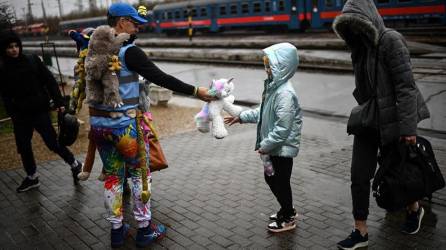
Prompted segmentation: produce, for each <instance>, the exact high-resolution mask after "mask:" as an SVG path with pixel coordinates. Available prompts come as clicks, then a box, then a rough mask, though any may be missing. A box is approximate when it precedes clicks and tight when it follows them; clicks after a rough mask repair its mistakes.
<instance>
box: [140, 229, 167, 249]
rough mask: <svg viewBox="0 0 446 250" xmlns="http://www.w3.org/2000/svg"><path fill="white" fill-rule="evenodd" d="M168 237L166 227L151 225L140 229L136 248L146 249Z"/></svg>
mask: <svg viewBox="0 0 446 250" xmlns="http://www.w3.org/2000/svg"><path fill="white" fill-rule="evenodd" d="M165 235H166V227H165V226H164V225H162V224H158V225H155V223H150V225H149V226H147V227H143V228H139V229H138V233H137V234H136V246H137V247H146V246H148V245H150V243H152V242H154V241H157V240H160V239H162V238H163V237H164V236H165Z"/></svg>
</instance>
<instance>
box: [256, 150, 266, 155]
mask: <svg viewBox="0 0 446 250" xmlns="http://www.w3.org/2000/svg"><path fill="white" fill-rule="evenodd" d="M257 152H258V153H259V154H261V155H265V154H266V152H265V151H263V150H261V149H259V150H257Z"/></svg>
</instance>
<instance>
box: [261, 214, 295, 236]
mask: <svg viewBox="0 0 446 250" xmlns="http://www.w3.org/2000/svg"><path fill="white" fill-rule="evenodd" d="M294 228H296V221H295V216H294V217H292V216H287V217H284V216H279V217H278V219H277V220H276V221H274V222H272V223H270V224H269V225H268V230H269V231H271V232H273V233H280V232H283V231H288V230H292V229H294Z"/></svg>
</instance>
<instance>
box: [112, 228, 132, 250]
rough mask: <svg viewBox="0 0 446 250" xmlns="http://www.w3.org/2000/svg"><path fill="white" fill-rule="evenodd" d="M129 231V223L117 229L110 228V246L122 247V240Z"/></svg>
mask: <svg viewBox="0 0 446 250" xmlns="http://www.w3.org/2000/svg"><path fill="white" fill-rule="evenodd" d="M128 233H129V225H128V224H123V225H122V226H121V227H120V228H118V229H112V230H111V234H110V236H111V247H113V248H115V247H122V246H123V245H124V240H125V238H127V236H128Z"/></svg>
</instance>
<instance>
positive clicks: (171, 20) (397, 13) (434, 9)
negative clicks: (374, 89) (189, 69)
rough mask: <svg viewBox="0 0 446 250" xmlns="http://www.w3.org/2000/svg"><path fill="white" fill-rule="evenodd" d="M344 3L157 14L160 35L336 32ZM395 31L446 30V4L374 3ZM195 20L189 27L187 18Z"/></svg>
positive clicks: (295, 0) (289, 0) (219, 2)
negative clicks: (187, 31) (413, 28)
mask: <svg viewBox="0 0 446 250" xmlns="http://www.w3.org/2000/svg"><path fill="white" fill-rule="evenodd" d="M344 3H345V0H264V1H260V0H243V1H237V0H193V1H183V2H177V3H166V4H158V5H156V6H155V8H154V9H153V15H154V17H153V19H154V22H155V24H154V26H155V32H157V33H163V32H175V31H181V30H184V29H188V28H189V23H191V25H192V27H193V28H194V29H197V30H203V31H209V32H220V31H225V30H228V29H238V28H242V29H265V28H266V29H268V28H269V29H274V30H290V31H293V30H306V29H314V30H321V29H331V24H332V23H333V20H334V18H335V17H336V16H337V15H339V14H340V13H341V10H342V7H343V5H344ZM375 3H376V6H377V8H378V11H379V12H380V14H381V15H382V17H383V19H384V21H385V22H386V23H387V24H388V25H389V26H392V27H408V26H414V25H441V26H444V25H446V11H445V10H446V1H445V0H375ZM189 16H191V17H192V21H191V22H189V20H188V17H189Z"/></svg>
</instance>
